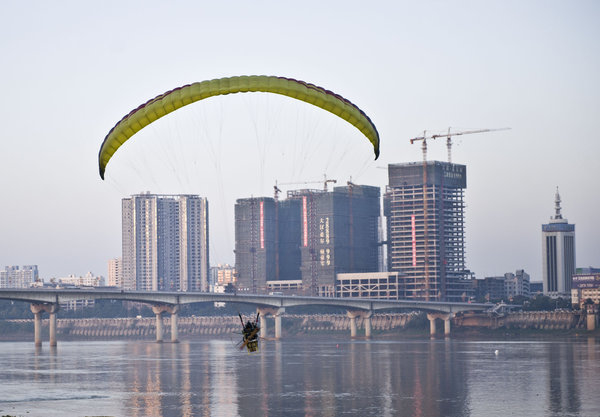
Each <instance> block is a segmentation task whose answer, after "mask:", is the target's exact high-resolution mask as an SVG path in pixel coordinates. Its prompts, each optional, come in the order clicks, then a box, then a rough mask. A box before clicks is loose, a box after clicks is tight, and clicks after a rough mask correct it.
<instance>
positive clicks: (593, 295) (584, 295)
mask: <svg viewBox="0 0 600 417" xmlns="http://www.w3.org/2000/svg"><path fill="white" fill-rule="evenodd" d="M572 280H573V281H572V287H571V303H572V304H573V305H577V304H579V305H581V304H583V303H585V301H586V300H588V299H590V300H592V301H593V302H594V303H595V304H600V273H595V274H575V275H573V277H572Z"/></svg>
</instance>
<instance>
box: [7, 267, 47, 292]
mask: <svg viewBox="0 0 600 417" xmlns="http://www.w3.org/2000/svg"><path fill="white" fill-rule="evenodd" d="M36 281H39V272H38V267H37V265H24V266H21V267H19V266H6V267H4V270H0V288H29V287H31V286H33V285H34V283H35V282H36Z"/></svg>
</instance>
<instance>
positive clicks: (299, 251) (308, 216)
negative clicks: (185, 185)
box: [235, 180, 380, 296]
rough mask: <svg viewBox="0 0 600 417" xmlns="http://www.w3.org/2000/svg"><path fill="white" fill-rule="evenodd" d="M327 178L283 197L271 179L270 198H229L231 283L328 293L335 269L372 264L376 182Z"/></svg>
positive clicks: (375, 262) (375, 260) (247, 288)
mask: <svg viewBox="0 0 600 417" xmlns="http://www.w3.org/2000/svg"><path fill="white" fill-rule="evenodd" d="M331 181H332V180H329V182H331ZM327 182H328V181H326V182H325V183H324V185H325V186H324V189H322V190H320V189H301V190H294V191H288V193H287V198H286V199H285V200H280V199H279V197H278V192H277V190H278V188H277V187H276V192H275V196H274V197H273V198H270V197H260V198H248V199H239V200H237V202H236V206H235V236H236V243H235V255H236V274H237V277H236V278H237V287H238V291H242V292H249V293H266V292H269V291H270V290H276V291H279V290H285V291H286V292H293V293H297V294H304V295H314V296H334V295H335V284H336V275H337V274H338V273H350V272H373V271H377V269H378V266H379V252H380V246H379V216H380V191H379V188H378V187H372V186H366V185H356V184H352V183H350V182H349V183H348V184H347V185H346V186H342V187H334V188H333V190H332V191H328V190H327ZM278 283H281V284H282V285H278Z"/></svg>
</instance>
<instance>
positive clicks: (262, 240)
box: [260, 201, 265, 249]
mask: <svg viewBox="0 0 600 417" xmlns="http://www.w3.org/2000/svg"><path fill="white" fill-rule="evenodd" d="M260 248H261V249H264V248H265V202H264V201H261V202H260Z"/></svg>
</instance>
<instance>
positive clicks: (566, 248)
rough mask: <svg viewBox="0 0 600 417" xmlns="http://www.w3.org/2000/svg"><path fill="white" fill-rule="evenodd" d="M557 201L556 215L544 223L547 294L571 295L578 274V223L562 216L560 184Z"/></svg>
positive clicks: (554, 295)
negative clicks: (576, 261)
mask: <svg viewBox="0 0 600 417" xmlns="http://www.w3.org/2000/svg"><path fill="white" fill-rule="evenodd" d="M554 201H555V215H554V217H553V218H551V219H550V223H548V224H543V225H542V250H543V266H542V269H543V282H544V294H545V295H549V296H551V297H570V296H571V279H572V277H573V274H575V225H574V224H569V222H568V221H567V219H563V217H562V214H561V212H560V211H561V207H560V202H561V200H560V195H559V194H558V187H557V188H556V196H555V200H554Z"/></svg>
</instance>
